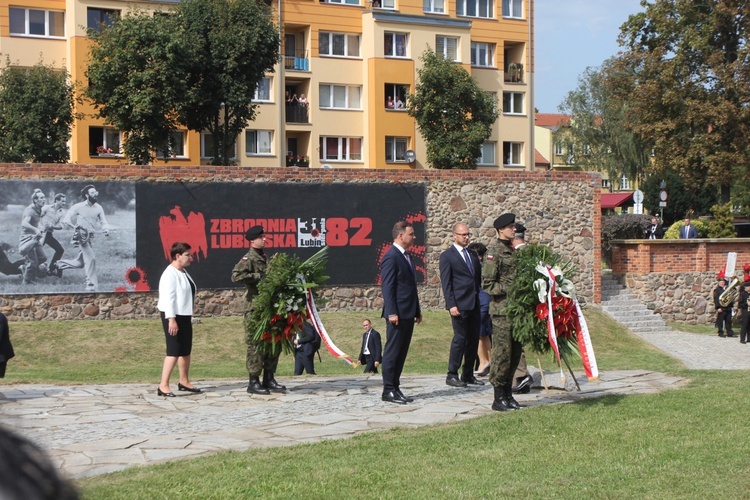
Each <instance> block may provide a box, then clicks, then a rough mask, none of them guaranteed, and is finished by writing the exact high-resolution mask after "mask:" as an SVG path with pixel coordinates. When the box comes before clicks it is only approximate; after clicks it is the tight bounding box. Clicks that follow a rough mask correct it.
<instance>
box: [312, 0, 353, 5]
mask: <svg viewBox="0 0 750 500" xmlns="http://www.w3.org/2000/svg"><path fill="white" fill-rule="evenodd" d="M321 3H341V4H344V5H359V0H321Z"/></svg>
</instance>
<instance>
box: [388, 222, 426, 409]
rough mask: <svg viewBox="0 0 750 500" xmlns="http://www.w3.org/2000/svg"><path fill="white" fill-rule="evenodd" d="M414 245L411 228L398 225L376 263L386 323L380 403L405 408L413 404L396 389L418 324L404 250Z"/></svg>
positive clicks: (418, 311) (408, 258)
mask: <svg viewBox="0 0 750 500" xmlns="http://www.w3.org/2000/svg"><path fill="white" fill-rule="evenodd" d="M412 243H414V227H412V225H411V223H409V222H405V221H400V222H397V223H396V224H395V225H394V226H393V245H392V246H391V248H389V249H388V251H387V252H386V253H385V255H384V256H383V259H382V260H381V261H380V281H381V284H382V286H383V314H382V317H383V318H385V319H386V334H385V338H386V341H385V349H383V363H382V364H381V365H380V366H381V367H382V368H383V401H388V402H390V403H397V404H406V403H409V402H411V401H413V399H412V398H407V397H406V396H404V393H403V392H401V389H400V388H399V386H400V384H401V372H402V371H403V369H404V362H405V361H406V355H407V354H408V353H409V344H410V343H411V336H412V333H413V332H414V323H420V322H421V321H422V311H421V309H420V308H419V296H418V294H417V272H416V269H415V268H414V264H413V263H412V258H411V255H409V252H407V249H408V248H409V247H410V246H411V245H412Z"/></svg>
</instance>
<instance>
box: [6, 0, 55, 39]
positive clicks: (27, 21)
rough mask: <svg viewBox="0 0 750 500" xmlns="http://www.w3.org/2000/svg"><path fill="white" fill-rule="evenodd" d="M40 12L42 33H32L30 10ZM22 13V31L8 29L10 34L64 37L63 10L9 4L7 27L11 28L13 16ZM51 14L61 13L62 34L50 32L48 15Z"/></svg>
mask: <svg viewBox="0 0 750 500" xmlns="http://www.w3.org/2000/svg"><path fill="white" fill-rule="evenodd" d="M32 11H34V12H42V13H43V14H44V33H41V34H40V33H32V32H31V25H32V22H31V12H32ZM21 13H23V32H19V31H10V36H25V37H30V38H54V39H58V40H63V39H65V11H63V10H48V9H31V8H27V7H14V6H11V7H9V8H8V29H9V30H11V29H12V28H13V21H12V19H13V17H14V15H15V16H18V15H19V14H21ZM53 14H61V15H62V24H61V26H60V27H61V28H62V34H61V35H51V34H50V26H51V23H50V17H51V16H52V15H53Z"/></svg>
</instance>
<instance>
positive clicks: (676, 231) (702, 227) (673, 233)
mask: <svg viewBox="0 0 750 500" xmlns="http://www.w3.org/2000/svg"><path fill="white" fill-rule="evenodd" d="M690 224H692V225H693V226H695V230H696V231H698V238H705V237H707V235H708V223H707V222H705V221H702V220H692V219H691V220H690ZM683 227H685V222H684V221H681V220H678V221H677V222H675V223H674V224H672V225H671V226H669V229H667V232H666V233H664V239H665V240H678V239H680V230H681V229H682V228H683Z"/></svg>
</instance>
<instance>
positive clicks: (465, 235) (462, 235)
mask: <svg viewBox="0 0 750 500" xmlns="http://www.w3.org/2000/svg"><path fill="white" fill-rule="evenodd" d="M453 234H455V235H456V236H461V237H462V238H465V237H467V236H469V233H453Z"/></svg>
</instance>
